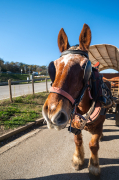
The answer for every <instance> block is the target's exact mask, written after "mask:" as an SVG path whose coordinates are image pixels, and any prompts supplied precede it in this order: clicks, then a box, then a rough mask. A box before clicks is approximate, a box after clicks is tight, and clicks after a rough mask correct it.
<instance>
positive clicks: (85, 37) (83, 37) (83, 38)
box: [79, 24, 91, 51]
mask: <svg viewBox="0 0 119 180" xmlns="http://www.w3.org/2000/svg"><path fill="white" fill-rule="evenodd" d="M79 42H80V44H79V48H80V49H81V50H84V51H88V49H89V46H90V43H91V30H90V27H89V26H88V25H87V24H84V25H83V29H82V31H81V34H80V36H79Z"/></svg>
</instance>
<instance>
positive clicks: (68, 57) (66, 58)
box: [61, 54, 74, 66]
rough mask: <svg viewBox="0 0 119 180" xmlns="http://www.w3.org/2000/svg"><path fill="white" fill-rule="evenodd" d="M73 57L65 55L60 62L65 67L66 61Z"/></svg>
mask: <svg viewBox="0 0 119 180" xmlns="http://www.w3.org/2000/svg"><path fill="white" fill-rule="evenodd" d="M73 56H74V55H72V56H71V54H67V55H65V56H64V57H63V59H62V60H61V62H64V64H65V66H66V65H67V63H68V61H69V60H70V59H71V58H73Z"/></svg>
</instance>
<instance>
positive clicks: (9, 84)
mask: <svg viewBox="0 0 119 180" xmlns="http://www.w3.org/2000/svg"><path fill="white" fill-rule="evenodd" d="M8 86H9V94H10V102H12V89H11V79H9V80H8Z"/></svg>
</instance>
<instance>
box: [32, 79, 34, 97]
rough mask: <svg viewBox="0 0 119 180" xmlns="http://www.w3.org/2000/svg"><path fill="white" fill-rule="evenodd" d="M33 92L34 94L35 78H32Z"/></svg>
mask: <svg viewBox="0 0 119 180" xmlns="http://www.w3.org/2000/svg"><path fill="white" fill-rule="evenodd" d="M32 93H33V95H34V79H32Z"/></svg>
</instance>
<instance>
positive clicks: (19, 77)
mask: <svg viewBox="0 0 119 180" xmlns="http://www.w3.org/2000/svg"><path fill="white" fill-rule="evenodd" d="M27 77H29V75H28V74H22V75H21V74H6V73H0V82H7V81H8V79H11V81H20V80H27Z"/></svg>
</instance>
